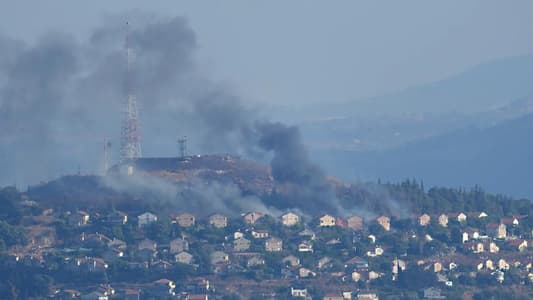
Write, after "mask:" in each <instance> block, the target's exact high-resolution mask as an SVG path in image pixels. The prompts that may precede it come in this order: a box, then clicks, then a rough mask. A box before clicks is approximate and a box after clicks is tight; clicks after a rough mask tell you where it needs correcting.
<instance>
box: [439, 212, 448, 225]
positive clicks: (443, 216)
mask: <svg viewBox="0 0 533 300" xmlns="http://www.w3.org/2000/svg"><path fill="white" fill-rule="evenodd" d="M439 225H440V226H442V227H447V226H448V216H447V215H446V214H441V215H440V216H439Z"/></svg>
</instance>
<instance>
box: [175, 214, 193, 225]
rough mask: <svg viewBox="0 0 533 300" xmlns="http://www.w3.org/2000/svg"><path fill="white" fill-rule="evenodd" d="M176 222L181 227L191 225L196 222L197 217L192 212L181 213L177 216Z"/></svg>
mask: <svg viewBox="0 0 533 300" xmlns="http://www.w3.org/2000/svg"><path fill="white" fill-rule="evenodd" d="M176 223H178V225H179V226H181V227H191V226H194V224H195V223H196V218H195V217H194V215H192V214H190V213H181V214H179V215H177V216H176Z"/></svg>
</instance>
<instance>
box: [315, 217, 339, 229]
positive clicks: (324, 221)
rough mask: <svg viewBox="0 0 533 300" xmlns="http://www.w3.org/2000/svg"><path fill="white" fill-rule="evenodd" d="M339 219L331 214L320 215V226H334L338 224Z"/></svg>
mask: <svg viewBox="0 0 533 300" xmlns="http://www.w3.org/2000/svg"><path fill="white" fill-rule="evenodd" d="M336 221H337V219H336V218H335V217H333V216H331V215H323V216H322V217H320V224H319V225H320V227H333V226H335V224H336Z"/></svg>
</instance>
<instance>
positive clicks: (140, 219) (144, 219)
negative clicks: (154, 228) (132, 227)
mask: <svg viewBox="0 0 533 300" xmlns="http://www.w3.org/2000/svg"><path fill="white" fill-rule="evenodd" d="M153 222H157V216H156V215H154V214H153V213H151V212H145V213H143V214H141V215H139V216H137V223H138V225H139V227H143V226H145V225H148V224H150V223H153Z"/></svg>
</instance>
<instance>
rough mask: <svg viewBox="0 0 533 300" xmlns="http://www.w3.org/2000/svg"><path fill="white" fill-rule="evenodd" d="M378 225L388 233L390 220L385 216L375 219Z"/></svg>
mask: <svg viewBox="0 0 533 300" xmlns="http://www.w3.org/2000/svg"><path fill="white" fill-rule="evenodd" d="M376 221H377V222H378V224H379V225H381V227H383V229H385V231H390V218H389V217H386V216H380V217H379V218H377V219H376Z"/></svg>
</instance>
